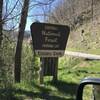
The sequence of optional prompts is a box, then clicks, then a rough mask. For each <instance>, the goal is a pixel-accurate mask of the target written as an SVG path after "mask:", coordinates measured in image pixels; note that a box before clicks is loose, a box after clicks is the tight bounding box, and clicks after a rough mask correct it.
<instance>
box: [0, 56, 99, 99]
mask: <svg viewBox="0 0 100 100" xmlns="http://www.w3.org/2000/svg"><path fill="white" fill-rule="evenodd" d="M85 77H100V61H89V60H84V59H78V58H73V57H62V58H60V60H59V69H58V81H57V82H55V83H54V82H53V81H52V77H45V79H44V85H40V84H39V81H35V82H21V83H19V84H14V85H13V86H12V87H11V88H5V89H3V88H0V100H75V97H76V90H77V87H78V85H79V83H80V81H81V79H83V78H85ZM86 93H89V91H88V90H87V91H86ZM86 100H88V99H86Z"/></svg>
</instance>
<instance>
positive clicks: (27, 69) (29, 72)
mask: <svg viewBox="0 0 100 100" xmlns="http://www.w3.org/2000/svg"><path fill="white" fill-rule="evenodd" d="M38 70H39V59H38V57H36V56H34V53H33V51H32V46H31V45H30V44H28V43H24V44H23V50H22V69H21V72H22V74H21V75H22V80H23V81H31V80H36V79H38Z"/></svg>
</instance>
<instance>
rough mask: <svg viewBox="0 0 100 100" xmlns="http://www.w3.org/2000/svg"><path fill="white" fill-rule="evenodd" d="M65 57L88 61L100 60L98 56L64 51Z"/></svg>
mask: <svg viewBox="0 0 100 100" xmlns="http://www.w3.org/2000/svg"><path fill="white" fill-rule="evenodd" d="M65 56H74V57H81V58H85V59H90V60H100V55H94V54H87V53H82V52H72V51H65Z"/></svg>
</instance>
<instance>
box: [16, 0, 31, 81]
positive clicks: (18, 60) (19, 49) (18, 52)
mask: <svg viewBox="0 0 100 100" xmlns="http://www.w3.org/2000/svg"><path fill="white" fill-rule="evenodd" d="M28 8H29V0H24V4H23V8H22V13H21V20H20V24H19V32H18V33H19V34H18V41H17V46H16V53H15V69H14V72H15V73H14V74H15V82H20V79H21V78H20V77H21V54H22V53H21V52H22V43H23V36H24V31H25V26H26V20H27V15H28Z"/></svg>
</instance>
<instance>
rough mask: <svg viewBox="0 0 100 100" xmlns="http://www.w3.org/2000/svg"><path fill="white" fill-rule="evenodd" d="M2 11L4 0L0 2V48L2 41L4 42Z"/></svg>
mask: <svg viewBox="0 0 100 100" xmlns="http://www.w3.org/2000/svg"><path fill="white" fill-rule="evenodd" d="M2 10H3V0H0V46H1V44H2V40H3V32H2V28H3V20H2Z"/></svg>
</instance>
